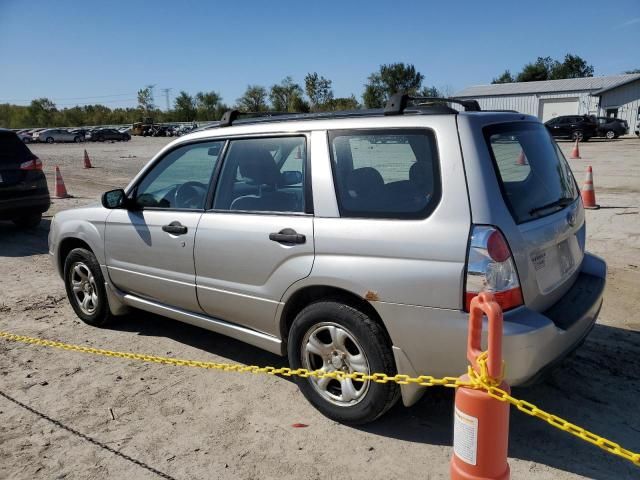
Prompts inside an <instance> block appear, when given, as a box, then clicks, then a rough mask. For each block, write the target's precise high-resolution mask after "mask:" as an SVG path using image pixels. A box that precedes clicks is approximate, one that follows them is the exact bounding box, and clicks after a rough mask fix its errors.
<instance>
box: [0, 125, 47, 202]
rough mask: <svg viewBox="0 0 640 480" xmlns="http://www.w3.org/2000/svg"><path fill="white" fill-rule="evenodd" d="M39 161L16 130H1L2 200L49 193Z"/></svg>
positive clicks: (0, 178)
mask: <svg viewBox="0 0 640 480" xmlns="http://www.w3.org/2000/svg"><path fill="white" fill-rule="evenodd" d="M36 161H38V162H39V160H38V157H36V156H35V155H34V154H33V153H31V150H29V147H27V146H26V145H25V144H24V143H23V142H22V140H20V138H19V137H18V135H16V134H15V133H14V132H11V131H8V130H0V200H7V199H13V198H17V197H24V196H28V195H45V194H48V190H47V184H46V180H45V179H44V175H43V174H42V170H40V169H37V168H35V167H36V163H35V162H36Z"/></svg>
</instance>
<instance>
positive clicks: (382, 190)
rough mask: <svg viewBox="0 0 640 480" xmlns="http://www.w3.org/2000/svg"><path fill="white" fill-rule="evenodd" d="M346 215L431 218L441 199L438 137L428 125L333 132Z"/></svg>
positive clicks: (338, 189) (336, 180)
mask: <svg viewBox="0 0 640 480" xmlns="http://www.w3.org/2000/svg"><path fill="white" fill-rule="evenodd" d="M329 141H330V144H331V160H332V163H333V174H334V183H335V187H336V196H337V200H338V207H339V209H340V215H341V216H342V217H359V218H400V219H402V218H406V219H418V218H426V217H427V216H428V215H430V214H431V212H432V211H433V210H434V209H435V207H436V205H437V203H438V201H439V200H440V188H441V187H440V166H439V161H438V151H437V148H436V141H435V136H434V134H433V132H432V131H430V130H426V129H387V130H381V129H380V130H379V129H376V130H335V131H332V132H329Z"/></svg>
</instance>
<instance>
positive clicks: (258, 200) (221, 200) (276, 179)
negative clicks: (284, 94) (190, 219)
mask: <svg viewBox="0 0 640 480" xmlns="http://www.w3.org/2000/svg"><path fill="white" fill-rule="evenodd" d="M306 157H307V149H306V141H305V137H302V136H295V137H274V138H247V139H239V140H231V141H230V142H229V148H228V151H227V154H226V156H225V160H224V165H223V167H222V173H221V175H220V180H219V181H218V186H217V188H216V194H215V198H214V201H213V208H214V210H230V211H242V212H279V213H287V212H294V213H304V212H305V205H306V203H307V201H308V200H307V199H306V198H305V170H306V161H305V159H306Z"/></svg>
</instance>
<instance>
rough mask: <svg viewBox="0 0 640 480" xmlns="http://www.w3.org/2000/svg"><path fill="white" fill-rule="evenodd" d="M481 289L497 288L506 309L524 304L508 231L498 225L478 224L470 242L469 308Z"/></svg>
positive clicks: (466, 290) (465, 304) (466, 291)
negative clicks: (505, 234) (506, 237)
mask: <svg viewBox="0 0 640 480" xmlns="http://www.w3.org/2000/svg"><path fill="white" fill-rule="evenodd" d="M480 292H493V293H494V294H495V296H496V300H497V301H498V303H499V304H500V306H501V307H502V309H503V310H509V309H511V308H515V307H519V306H520V305H522V304H523V299H522V289H521V288H520V280H519V279H518V272H517V271H516V266H515V263H514V261H513V256H512V255H511V250H510V249H509V244H508V243H507V241H506V239H505V238H504V235H502V233H500V230H498V229H497V228H495V227H491V226H484V225H475V226H474V227H473V230H472V232H471V242H470V244H469V260H468V262H467V283H466V286H465V294H464V306H465V311H467V312H468V311H469V305H470V304H471V299H472V298H473V297H475V296H476V295H478V294H479V293H480Z"/></svg>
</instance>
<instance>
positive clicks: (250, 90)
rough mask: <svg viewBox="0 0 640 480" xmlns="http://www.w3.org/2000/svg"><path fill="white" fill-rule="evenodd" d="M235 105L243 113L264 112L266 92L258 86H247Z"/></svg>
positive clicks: (265, 108)
mask: <svg viewBox="0 0 640 480" xmlns="http://www.w3.org/2000/svg"><path fill="white" fill-rule="evenodd" d="M236 103H237V104H238V108H239V109H240V110H242V111H244V112H264V111H266V110H267V90H266V89H265V88H264V87H261V86H260V85H248V86H247V89H246V90H245V92H244V94H243V95H242V96H241V97H240V98H239V99H238V100H236Z"/></svg>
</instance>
